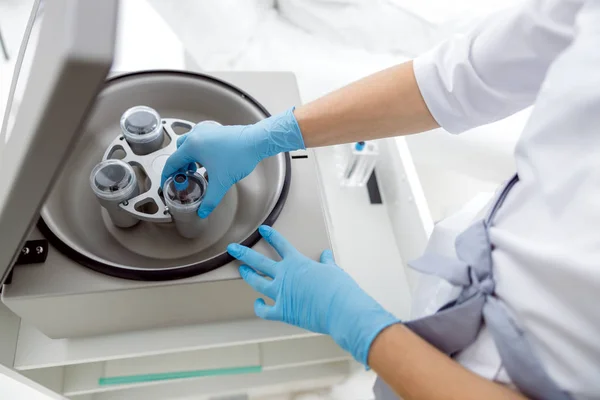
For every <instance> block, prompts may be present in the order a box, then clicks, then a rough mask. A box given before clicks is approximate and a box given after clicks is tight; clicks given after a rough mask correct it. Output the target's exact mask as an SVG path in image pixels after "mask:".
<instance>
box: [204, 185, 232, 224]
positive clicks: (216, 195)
mask: <svg viewBox="0 0 600 400" xmlns="http://www.w3.org/2000/svg"><path fill="white" fill-rule="evenodd" d="M228 189H229V188H228V187H223V185H220V184H219V183H218V182H215V181H214V180H211V181H209V182H208V188H207V189H206V195H205V196H204V200H202V204H200V207H199V208H198V216H199V217H200V218H206V217H208V216H209V215H210V213H211V212H213V210H214V209H215V208H216V207H217V206H218V205H219V203H220V202H221V200H222V199H223V197H224V196H225V193H227V190H228Z"/></svg>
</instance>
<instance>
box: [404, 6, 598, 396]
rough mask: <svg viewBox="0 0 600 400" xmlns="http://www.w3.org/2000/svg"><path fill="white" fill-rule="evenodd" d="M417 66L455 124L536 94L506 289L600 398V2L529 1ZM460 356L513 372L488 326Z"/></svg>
mask: <svg viewBox="0 0 600 400" xmlns="http://www.w3.org/2000/svg"><path fill="white" fill-rule="evenodd" d="M414 71H415V75H416V78H417V82H418V85H419V88H420V90H421V93H422V95H423V98H424V99H425V102H426V103H427V106H428V107H429V110H430V111H431V113H432V115H433V117H434V118H435V119H436V121H437V122H438V123H439V124H440V125H441V126H442V127H443V128H445V129H446V130H447V131H449V132H452V133H460V132H462V131H465V130H467V129H470V128H473V127H476V126H478V125H482V124H486V123H489V122H492V121H496V120H499V119H501V118H504V117H506V116H508V115H511V114H513V113H515V112H517V111H519V110H521V109H523V108H525V107H528V106H530V105H532V104H534V108H533V112H532V115H531V117H530V120H529V121H528V123H527V125H526V127H525V129H524V131H523V133H522V135H521V138H520V140H519V142H518V144H517V148H516V154H515V157H516V164H517V172H518V174H519V177H520V181H519V183H518V184H517V185H516V186H515V187H514V188H513V190H512V191H511V193H510V194H509V196H508V198H507V200H506V202H505V204H504V206H503V207H502V208H501V210H500V212H499V213H498V214H497V217H496V220H495V225H494V226H493V227H492V228H491V230H490V238H491V241H492V243H493V245H494V246H495V249H494V251H493V253H492V258H493V262H494V274H495V277H496V282H497V286H496V294H497V296H499V297H501V298H502V299H503V300H504V302H505V303H506V304H507V305H508V306H509V307H510V309H511V310H512V311H513V312H514V315H515V317H516V319H517V320H518V321H519V323H520V324H521V326H522V327H523V329H524V330H526V331H527V332H528V333H529V337H530V338H531V341H532V345H533V347H534V349H535V350H536V352H537V353H538V355H539V357H540V359H541V361H542V362H543V364H544V366H545V367H546V370H547V371H548V373H549V374H550V376H551V377H552V378H553V379H554V381H555V382H556V383H557V384H558V385H559V386H560V387H561V388H562V389H564V390H566V391H569V392H571V393H572V395H573V396H574V397H576V398H580V399H590V398H600V306H599V305H600V228H599V227H600V1H599V0H587V1H586V0H529V1H526V2H525V3H523V4H522V5H521V6H520V7H519V8H516V9H512V10H507V11H505V12H503V13H501V14H497V15H495V16H493V17H491V18H490V19H489V20H487V21H485V22H484V23H483V24H481V25H480V26H479V27H478V28H477V29H476V30H474V31H473V32H472V33H470V34H469V35H466V36H464V37H459V38H456V39H453V40H450V41H448V42H446V43H443V44H442V45H440V46H439V47H438V48H436V49H434V50H433V51H431V52H429V53H427V54H425V55H423V56H421V57H420V58H418V59H416V60H415V62H414ZM507 178H508V177H507ZM457 360H458V361H459V362H460V363H461V364H463V365H464V366H466V367H467V368H469V369H471V370H473V371H475V372H476V373H478V374H480V375H483V376H484V377H486V378H488V379H494V380H497V381H501V382H510V380H509V378H508V376H507V375H506V372H505V371H504V370H503V368H502V363H501V360H500V357H499V355H498V353H497V351H496V349H495V346H494V344H493V341H492V339H491V336H490V334H489V332H488V331H487V329H485V328H484V329H483V330H482V331H481V333H480V335H479V337H478V339H477V340H476V342H475V343H474V344H472V345H471V346H470V347H469V348H467V349H466V350H464V351H463V352H462V353H461V354H459V355H458V357H457Z"/></svg>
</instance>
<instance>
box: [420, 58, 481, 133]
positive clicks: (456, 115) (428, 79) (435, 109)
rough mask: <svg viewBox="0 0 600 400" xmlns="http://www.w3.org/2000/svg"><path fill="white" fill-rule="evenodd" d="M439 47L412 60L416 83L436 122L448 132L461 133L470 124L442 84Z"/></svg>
mask: <svg viewBox="0 0 600 400" xmlns="http://www.w3.org/2000/svg"><path fill="white" fill-rule="evenodd" d="M440 50H441V48H440V47H438V48H435V49H433V50H431V51H429V52H427V53H425V54H423V55H421V56H419V57H418V58H416V59H414V60H413V70H414V74H415V78H416V79H417V85H418V86H419V90H420V91H421V95H422V96H423V100H425V104H427V108H429V112H430V113H431V115H432V116H433V118H434V119H435V120H436V122H437V123H438V124H439V125H440V126H441V127H442V128H443V129H445V130H447V131H448V132H450V133H455V134H456V133H462V132H464V131H466V130H468V129H471V128H472V126H471V125H470V124H469V121H467V120H466V118H465V117H464V114H463V113H462V112H461V111H462V107H461V104H460V103H459V102H458V101H456V99H454V98H453V96H452V95H451V94H450V93H449V92H448V90H447V88H446V87H445V85H444V81H443V79H442V75H441V73H440V66H439V64H440V63H439V61H438V60H436V58H437V57H440Z"/></svg>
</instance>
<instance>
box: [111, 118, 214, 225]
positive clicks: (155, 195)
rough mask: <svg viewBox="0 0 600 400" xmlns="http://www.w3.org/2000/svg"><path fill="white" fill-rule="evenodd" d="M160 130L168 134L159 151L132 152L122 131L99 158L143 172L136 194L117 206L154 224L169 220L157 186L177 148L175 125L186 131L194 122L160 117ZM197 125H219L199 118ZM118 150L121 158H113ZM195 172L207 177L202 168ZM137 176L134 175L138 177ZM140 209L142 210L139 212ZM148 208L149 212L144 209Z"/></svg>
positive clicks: (179, 135) (169, 217) (160, 191)
mask: <svg viewBox="0 0 600 400" xmlns="http://www.w3.org/2000/svg"><path fill="white" fill-rule="evenodd" d="M161 123H162V128H163V133H164V134H165V135H167V137H168V143H167V145H166V146H164V147H162V148H160V149H159V150H157V151H155V152H152V153H149V154H145V155H140V154H136V153H134V152H133V150H132V149H131V146H130V145H129V143H127V140H125V137H124V136H123V135H122V134H119V135H118V136H117V137H116V138H115V140H113V141H112V142H111V144H110V145H109V146H108V148H107V149H106V151H105V152H104V156H103V157H102V161H105V160H110V159H115V158H118V159H120V160H122V161H123V162H126V163H128V164H130V165H131V166H132V167H138V168H140V169H141V170H142V171H143V173H144V174H145V178H146V179H145V181H142V182H138V185H140V186H141V190H140V191H141V192H142V193H140V194H139V195H137V196H135V197H133V198H131V199H129V200H127V201H124V202H123V203H121V204H120V205H119V207H120V208H122V209H123V210H125V211H126V212H127V213H129V214H131V215H132V216H134V217H135V218H137V219H139V220H142V221H148V222H155V223H168V222H172V217H171V214H169V209H168V207H167V206H166V204H165V202H164V199H163V197H162V196H161V194H162V188H161V187H160V183H161V177H162V169H163V167H164V165H165V162H166V161H167V159H168V157H169V156H170V155H171V154H172V153H174V152H175V150H177V139H178V138H179V137H181V136H182V135H181V134H177V132H176V131H175V128H177V127H179V128H184V129H186V130H187V131H191V130H192V129H193V128H194V126H195V125H196V124H194V123H192V122H189V121H186V120H182V119H175V118H162V119H161ZM199 124H216V125H220V124H219V123H218V122H216V121H203V122H200V123H199ZM119 151H120V152H122V153H121V155H124V156H123V157H115V155H116V154H118V152H119ZM198 173H200V174H201V175H204V177H205V178H207V174H206V169H205V168H204V167H202V166H199V168H198ZM139 178H140V176H138V179H139ZM152 203H154V204H155V205H156V207H152V208H146V210H144V209H143V207H144V206H145V205H148V204H152ZM140 210H143V211H140ZM147 210H151V211H152V212H148V211H147Z"/></svg>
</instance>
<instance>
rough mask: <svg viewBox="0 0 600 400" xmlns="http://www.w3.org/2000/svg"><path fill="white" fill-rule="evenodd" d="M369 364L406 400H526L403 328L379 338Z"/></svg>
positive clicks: (402, 326)
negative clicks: (474, 371)
mask: <svg viewBox="0 0 600 400" xmlns="http://www.w3.org/2000/svg"><path fill="white" fill-rule="evenodd" d="M368 362H369V366H370V367H371V368H373V370H374V371H375V372H377V374H378V375H379V376H380V377H381V378H382V379H383V380H384V381H385V382H386V383H387V384H388V385H389V386H390V387H391V388H392V389H393V390H394V391H395V392H396V393H397V394H398V395H399V396H401V397H402V398H403V399H405V400H411V399H419V400H435V399H461V400H467V399H477V400H479V399H488V400H496V399H526V398H525V397H523V396H522V395H521V394H519V393H517V392H515V391H513V390H512V389H510V388H508V387H506V386H503V385H501V384H498V383H494V382H492V381H489V380H487V379H484V378H482V377H480V376H479V375H476V374H474V373H473V372H470V371H468V370H467V369H465V368H463V367H462V366H461V365H460V364H458V363H457V362H455V361H453V360H452V359H451V358H449V357H447V356H446V355H444V354H442V353H441V352H440V351H438V350H437V349H436V348H434V347H433V346H431V345H430V344H429V343H427V342H425V341H424V340H423V339H421V338H420V337H419V336H417V335H416V334H415V333H413V332H412V331H411V330H410V329H408V328H407V327H405V326H404V325H400V324H396V325H392V326H391V327H389V328H387V329H385V330H384V331H383V332H381V333H380V334H379V336H377V338H376V339H375V340H374V341H373V344H372V345H371V350H370V352H369V359H368Z"/></svg>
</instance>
